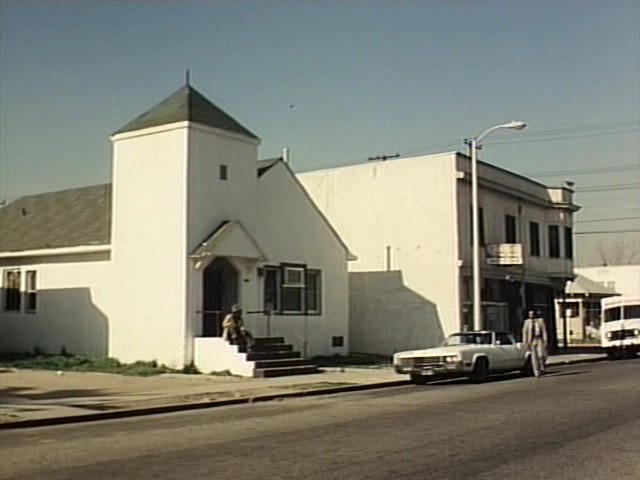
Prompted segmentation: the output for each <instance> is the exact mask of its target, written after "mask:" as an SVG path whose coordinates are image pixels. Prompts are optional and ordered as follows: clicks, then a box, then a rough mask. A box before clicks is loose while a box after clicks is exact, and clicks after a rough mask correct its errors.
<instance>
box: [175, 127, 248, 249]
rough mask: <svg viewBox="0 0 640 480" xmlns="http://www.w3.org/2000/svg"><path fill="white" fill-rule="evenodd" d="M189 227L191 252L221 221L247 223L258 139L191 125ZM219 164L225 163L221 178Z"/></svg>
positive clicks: (188, 245)
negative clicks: (224, 170)
mask: <svg viewBox="0 0 640 480" xmlns="http://www.w3.org/2000/svg"><path fill="white" fill-rule="evenodd" d="M188 148H189V166H188V186H187V195H188V196H187V199H188V203H187V206H188V220H187V225H188V230H187V249H188V250H189V252H191V251H192V250H193V249H194V248H196V247H197V246H198V245H199V244H200V242H202V241H203V240H204V239H205V238H207V237H208V236H209V235H210V234H211V232H212V231H213V229H214V228H216V227H217V226H218V225H219V224H220V222H222V221H224V220H240V221H241V222H245V223H246V222H247V219H248V217H250V216H251V215H252V214H253V212H254V211H255V208H254V205H255V199H256V194H257V175H256V167H257V163H256V160H257V148H258V144H257V141H255V140H252V139H249V138H246V139H245V138H243V137H240V136H239V135H234V134H231V133H226V132H222V131H219V130H215V129H211V128H207V127H203V126H200V125H192V126H191V127H190V129H189V142H188ZM220 165H226V166H227V175H228V178H227V180H221V179H220V175H219V173H220V172H219V169H220Z"/></svg>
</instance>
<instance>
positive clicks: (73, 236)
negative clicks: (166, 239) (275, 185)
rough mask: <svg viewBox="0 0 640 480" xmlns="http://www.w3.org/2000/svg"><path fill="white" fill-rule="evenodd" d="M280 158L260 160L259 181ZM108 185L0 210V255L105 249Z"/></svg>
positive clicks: (108, 235) (45, 195)
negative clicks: (51, 250)
mask: <svg viewBox="0 0 640 480" xmlns="http://www.w3.org/2000/svg"><path fill="white" fill-rule="evenodd" d="M278 161H280V158H272V159H268V160H261V161H259V162H258V163H257V166H256V170H257V171H256V174H257V175H258V177H260V176H261V175H262V174H263V173H265V172H266V171H267V170H268V169H269V168H271V167H272V166H273V165H275V164H276V163H277V162H278ZM110 241H111V184H105V185H95V186H92V187H81V188H73V189H70V190H62V191H59V192H49V193H42V194H39V195H29V196H26V197H21V198H19V199H18V200H16V201H14V202H11V203H10V204H9V205H7V206H6V207H4V208H0V252H19V251H25V250H39V249H44V248H62V247H77V246H83V245H108V244H109V243H110Z"/></svg>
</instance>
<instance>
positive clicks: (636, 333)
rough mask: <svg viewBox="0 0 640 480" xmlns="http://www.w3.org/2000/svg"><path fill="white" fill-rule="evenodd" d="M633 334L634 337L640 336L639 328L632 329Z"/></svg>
mask: <svg viewBox="0 0 640 480" xmlns="http://www.w3.org/2000/svg"><path fill="white" fill-rule="evenodd" d="M633 334H634V335H635V336H636V337H640V329H638V328H636V329H634V330H633Z"/></svg>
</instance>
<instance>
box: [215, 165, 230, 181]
mask: <svg viewBox="0 0 640 480" xmlns="http://www.w3.org/2000/svg"><path fill="white" fill-rule="evenodd" d="M218 178H220V180H229V167H228V166H227V165H220V168H219V171H218Z"/></svg>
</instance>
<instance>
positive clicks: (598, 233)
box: [574, 228, 640, 235]
mask: <svg viewBox="0 0 640 480" xmlns="http://www.w3.org/2000/svg"><path fill="white" fill-rule="evenodd" d="M612 233H640V228H636V229H625V230H594V231H591V232H574V235H607V234H612Z"/></svg>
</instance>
